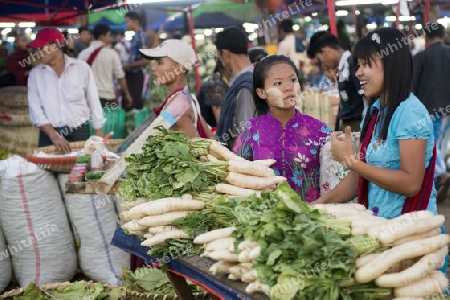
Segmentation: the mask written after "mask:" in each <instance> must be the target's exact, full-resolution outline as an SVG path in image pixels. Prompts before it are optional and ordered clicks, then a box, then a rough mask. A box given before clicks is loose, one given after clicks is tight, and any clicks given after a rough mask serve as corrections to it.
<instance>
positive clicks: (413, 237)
mask: <svg viewBox="0 0 450 300" xmlns="http://www.w3.org/2000/svg"><path fill="white" fill-rule="evenodd" d="M440 233H441V230H440V229H439V228H435V229H433V230H430V231H427V232H424V233H420V234H412V235H408V236H405V237H404V238H401V239H398V240H396V241H395V242H394V243H393V244H392V245H393V246H398V245H401V244H404V243H407V242H411V241H418V240H422V239H426V238H429V237H432V236H436V235H438V234H440Z"/></svg>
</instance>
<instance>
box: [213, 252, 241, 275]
mask: <svg viewBox="0 0 450 300" xmlns="http://www.w3.org/2000/svg"><path fill="white" fill-rule="evenodd" d="M208 257H210V258H212V259H214V260H218V261H228V262H239V259H238V256H237V254H236V253H230V251H228V250H225V249H223V250H216V251H213V252H211V253H210V254H209V256H208ZM230 272H231V271H230Z"/></svg>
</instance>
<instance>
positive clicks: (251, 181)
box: [206, 141, 286, 197]
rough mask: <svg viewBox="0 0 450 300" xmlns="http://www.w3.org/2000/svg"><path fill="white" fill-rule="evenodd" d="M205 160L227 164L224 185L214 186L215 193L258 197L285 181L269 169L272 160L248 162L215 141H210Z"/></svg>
mask: <svg viewBox="0 0 450 300" xmlns="http://www.w3.org/2000/svg"><path fill="white" fill-rule="evenodd" d="M206 159H207V160H209V161H226V162H227V171H228V174H227V176H226V177H225V178H224V181H225V182H226V183H219V184H216V188H215V189H216V192H217V193H221V194H227V195H229V196H237V197H248V196H251V195H253V194H257V195H258V196H259V195H260V194H261V192H263V191H267V190H274V189H275V188H276V185H277V184H278V183H281V182H284V181H286V178H285V177H283V176H276V175H275V172H274V171H273V170H272V169H271V168H270V166H271V165H273V164H274V163H275V162H276V161H275V160H274V159H266V160H255V161H248V160H246V159H244V158H242V157H240V156H238V155H236V154H235V153H233V152H231V151H230V150H228V149H227V148H226V147H224V146H223V145H221V144H220V143H219V142H216V141H211V144H210V147H209V154H208V155H207V157H206Z"/></svg>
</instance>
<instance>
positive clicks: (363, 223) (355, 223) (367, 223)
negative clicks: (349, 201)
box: [351, 217, 386, 227]
mask: <svg viewBox="0 0 450 300" xmlns="http://www.w3.org/2000/svg"><path fill="white" fill-rule="evenodd" d="M351 222H352V227H374V226H379V225H382V224H385V223H386V219H383V218H378V219H377V218H375V217H369V218H358V219H354V220H351Z"/></svg>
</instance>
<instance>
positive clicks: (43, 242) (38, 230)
mask: <svg viewBox="0 0 450 300" xmlns="http://www.w3.org/2000/svg"><path fill="white" fill-rule="evenodd" d="M0 207H1V209H0V226H1V227H2V229H3V232H4V235H5V240H6V243H7V244H8V249H9V252H10V253H11V259H12V266H13V272H14V275H15V278H16V279H17V280H18V282H19V284H20V286H22V287H23V286H27V285H28V284H29V283H32V282H34V283H36V284H38V285H40V284H46V283H54V282H62V281H68V280H71V279H72V278H73V276H74V275H75V272H76V268H77V259H76V251H75V247H74V244H73V237H72V233H71V231H70V227H69V222H68V219H67V216H66V212H65V209H64V204H63V202H62V199H61V193H60V192H59V187H58V183H57V181H56V178H55V176H54V175H53V173H50V172H47V171H45V170H42V169H40V168H39V167H38V166H36V165H35V164H32V163H30V162H28V161H26V160H25V159H23V158H22V157H19V156H12V157H10V158H8V159H7V160H3V161H0Z"/></svg>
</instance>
